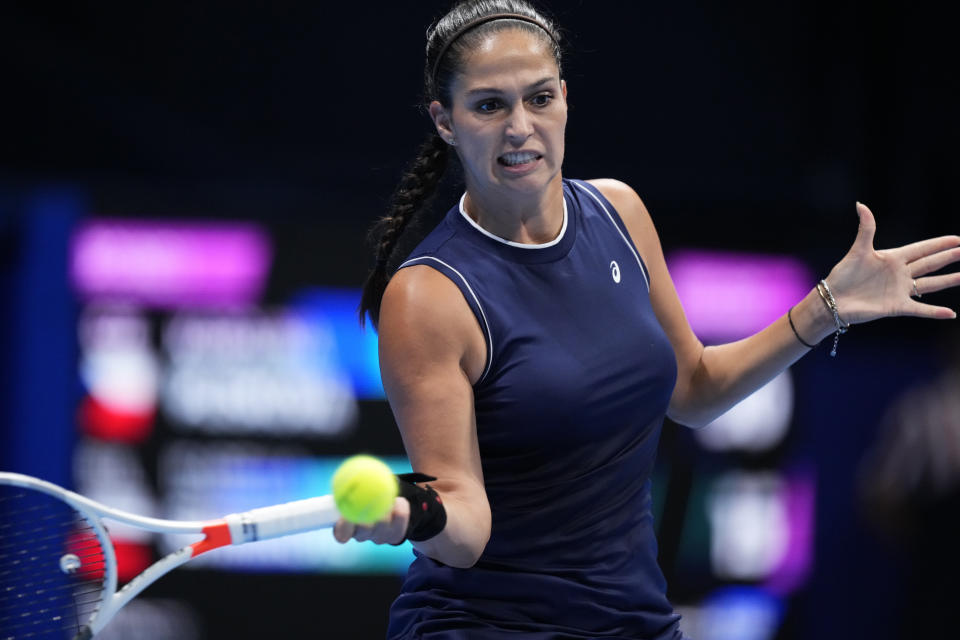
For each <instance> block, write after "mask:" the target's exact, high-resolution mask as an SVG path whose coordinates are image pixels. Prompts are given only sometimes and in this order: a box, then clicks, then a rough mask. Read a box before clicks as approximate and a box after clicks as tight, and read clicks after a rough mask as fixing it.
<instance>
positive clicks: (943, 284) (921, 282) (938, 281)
mask: <svg viewBox="0 0 960 640" xmlns="http://www.w3.org/2000/svg"><path fill="white" fill-rule="evenodd" d="M916 282H917V293H918V294H920V295H921V296H922V295H924V294H927V293H933V292H935V291H943V290H944V289H950V288H951V287H960V273H947V274H944V275H942V276H927V277H926V278H918V279H917V281H916Z"/></svg>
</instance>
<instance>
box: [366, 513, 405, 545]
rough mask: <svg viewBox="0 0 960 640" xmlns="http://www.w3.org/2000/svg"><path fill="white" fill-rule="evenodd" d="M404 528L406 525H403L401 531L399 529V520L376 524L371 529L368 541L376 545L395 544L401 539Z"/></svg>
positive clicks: (392, 519) (393, 519) (394, 519)
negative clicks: (371, 532)
mask: <svg viewBox="0 0 960 640" xmlns="http://www.w3.org/2000/svg"><path fill="white" fill-rule="evenodd" d="M406 528H407V527H406V523H404V526H403V528H402V529H401V528H400V518H391V519H389V520H384V521H383V522H378V523H377V526H375V527H374V528H373V534H372V535H371V537H370V539H371V540H373V541H374V542H375V543H377V544H396V543H398V542H400V541H401V540H402V539H403V534H404V533H406Z"/></svg>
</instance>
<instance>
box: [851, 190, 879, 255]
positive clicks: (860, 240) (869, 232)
mask: <svg viewBox="0 0 960 640" xmlns="http://www.w3.org/2000/svg"><path fill="white" fill-rule="evenodd" d="M857 215H858V216H860V228H859V229H858V230H857V238H856V240H854V241H853V246H854V248H855V249H860V250H862V251H869V250H870V249H873V236H874V234H875V233H876V231H877V222H876V220H874V219H873V213H872V212H871V211H870V209H869V208H868V207H867V205H865V204H863V203H862V202H858V203H857Z"/></svg>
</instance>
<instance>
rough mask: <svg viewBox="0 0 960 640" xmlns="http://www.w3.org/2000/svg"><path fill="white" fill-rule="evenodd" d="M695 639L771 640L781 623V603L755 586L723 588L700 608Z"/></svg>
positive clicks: (709, 597)
mask: <svg viewBox="0 0 960 640" xmlns="http://www.w3.org/2000/svg"><path fill="white" fill-rule="evenodd" d="M701 607H702V608H701V611H700V616H699V617H700V620H699V621H698V622H699V624H698V629H697V633H696V636H695V637H696V638H697V639H698V640H773V639H774V638H775V637H776V635H777V631H778V629H779V628H780V624H781V621H782V620H783V610H784V605H783V602H782V601H781V600H779V599H778V598H776V597H774V596H773V595H771V594H770V593H768V592H766V591H764V590H763V589H759V588H756V587H747V586H739V587H724V588H722V589H718V590H717V591H715V592H713V593H712V594H711V595H710V596H708V597H707V598H706V599H705V600H704V601H703V603H702V605H701Z"/></svg>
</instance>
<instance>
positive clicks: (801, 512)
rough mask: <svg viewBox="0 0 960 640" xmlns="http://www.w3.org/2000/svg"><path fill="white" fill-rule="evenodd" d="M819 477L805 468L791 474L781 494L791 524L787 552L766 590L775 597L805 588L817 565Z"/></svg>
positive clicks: (770, 578)
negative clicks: (817, 485)
mask: <svg viewBox="0 0 960 640" xmlns="http://www.w3.org/2000/svg"><path fill="white" fill-rule="evenodd" d="M816 494H817V489H816V475H815V473H814V470H813V469H809V468H802V469H799V470H796V471H795V472H793V473H791V474H790V475H789V476H788V478H787V482H786V483H785V484H784V487H783V490H782V492H781V499H782V500H783V502H784V504H785V505H786V511H787V521H788V522H789V529H788V530H789V540H788V541H787V552H786V554H784V556H783V558H782V560H781V561H780V565H779V566H778V567H777V568H776V569H774V570H773V572H772V573H771V574H770V577H769V579H768V580H767V584H766V587H767V588H768V589H769V590H770V591H771V592H772V593H775V594H778V595H783V596H785V595H789V594H790V593H792V592H793V591H795V590H796V589H798V588H799V587H801V586H803V583H804V582H806V580H807V577H808V576H809V574H810V569H811V567H812V566H813V542H814V541H813V535H814V526H815V521H814V520H815V516H814V513H815V511H816Z"/></svg>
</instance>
